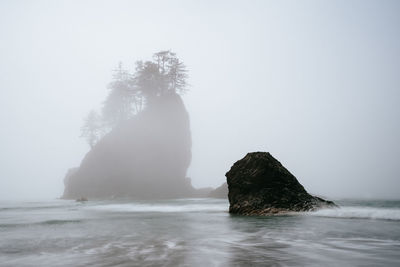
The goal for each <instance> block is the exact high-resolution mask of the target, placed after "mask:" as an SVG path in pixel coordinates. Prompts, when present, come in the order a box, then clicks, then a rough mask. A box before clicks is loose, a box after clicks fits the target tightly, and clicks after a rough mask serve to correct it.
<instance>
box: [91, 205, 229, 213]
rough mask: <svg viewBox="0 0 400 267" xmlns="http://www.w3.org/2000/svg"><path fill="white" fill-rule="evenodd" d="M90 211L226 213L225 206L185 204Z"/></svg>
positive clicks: (115, 207) (123, 206)
mask: <svg viewBox="0 0 400 267" xmlns="http://www.w3.org/2000/svg"><path fill="white" fill-rule="evenodd" d="M87 208H88V209H92V210H99V211H112V212H171V213H172V212H221V211H223V212H224V211H228V208H227V207H226V205H212V204H208V205H205V204H186V205H182V204H180V205H167V204H137V203H135V204H132V203H129V204H109V205H100V206H91V207H87Z"/></svg>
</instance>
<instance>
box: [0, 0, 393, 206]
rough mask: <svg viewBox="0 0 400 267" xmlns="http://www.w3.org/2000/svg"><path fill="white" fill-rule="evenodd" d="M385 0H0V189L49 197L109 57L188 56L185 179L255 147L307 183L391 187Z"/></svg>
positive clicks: (213, 181)
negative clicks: (188, 135) (188, 132)
mask: <svg viewBox="0 0 400 267" xmlns="http://www.w3.org/2000/svg"><path fill="white" fill-rule="evenodd" d="M399 14H400V2H399V1H387V0H385V1H378V0H377V1H364V0H363V1H354V0H346V1H320V0H315V1H295V0H294V1H200V0H199V1H167V0H164V1H115V0H114V1H98V0H96V1H54V0H49V1H15V0H13V1H11V0H9V1H6V0H3V1H0V124H1V131H0V148H1V150H0V199H11V198H25V199H33V198H55V197H59V196H60V195H61V193H62V191H63V178H64V175H65V173H66V172H67V170H68V168H70V167H75V166H78V165H79V164H80V161H81V160H82V158H83V156H84V155H85V153H86V152H87V151H88V149H89V147H88V145H87V144H86V143H85V140H84V139H82V138H79V135H80V127H81V125H82V120H83V117H84V116H85V115H86V114H87V113H88V111H89V110H91V109H92V108H95V109H99V108H100V107H101V103H102V101H103V100H104V98H105V96H106V95H107V89H106V86H107V83H108V82H109V81H110V79H111V70H112V69H114V68H115V67H116V66H117V64H118V62H119V61H122V62H124V63H125V65H126V66H127V67H132V66H133V63H134V62H135V61H136V60H140V59H149V58H151V55H152V54H153V53H154V52H157V51H159V50H165V49H171V50H173V51H174V52H176V53H177V55H178V57H179V58H180V59H181V60H182V61H184V62H185V63H186V65H187V67H188V69H189V75H190V80H189V82H190V84H191V87H190V92H189V93H188V94H187V95H185V96H184V101H185V104H186V107H187V109H188V112H189V114H190V118H191V130H192V138H193V149H192V154H193V159H192V164H191V167H190V169H189V171H188V177H191V178H192V181H193V185H194V186H196V187H204V186H213V187H216V186H219V185H220V184H222V183H223V182H224V181H225V176H224V175H225V173H226V172H227V171H228V170H229V168H230V167H231V165H232V164H233V163H234V162H235V161H237V160H239V159H241V158H242V157H243V156H245V154H246V153H247V152H251V151H269V152H271V153H272V155H273V156H275V157H276V158H277V159H278V160H279V161H281V162H282V164H283V165H284V166H286V167H287V168H288V169H289V171H290V172H292V173H293V174H294V175H295V176H296V177H297V178H298V180H299V181H300V183H302V184H303V185H304V187H305V188H306V189H307V190H308V191H309V192H310V193H313V194H318V195H322V196H326V197H331V198H342V197H356V198H360V197H363V198H400V175H399V172H400V164H399V163H398V162H399V152H400V142H399V137H400V105H399V103H400V75H399V70H400V31H399V26H400V16H399Z"/></svg>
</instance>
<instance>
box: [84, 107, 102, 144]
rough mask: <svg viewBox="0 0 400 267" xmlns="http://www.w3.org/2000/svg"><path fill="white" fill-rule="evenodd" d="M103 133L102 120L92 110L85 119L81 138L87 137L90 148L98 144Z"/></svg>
mask: <svg viewBox="0 0 400 267" xmlns="http://www.w3.org/2000/svg"><path fill="white" fill-rule="evenodd" d="M101 133H102V127H101V119H100V116H99V114H97V112H96V111H94V110H91V111H90V112H89V114H88V115H87V116H86V118H85V119H84V123H83V126H82V128H81V137H85V138H86V141H87V143H88V144H89V146H90V148H93V146H94V145H95V144H96V142H97V141H98V140H99V139H100V137H101Z"/></svg>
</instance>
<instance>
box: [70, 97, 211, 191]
mask: <svg viewBox="0 0 400 267" xmlns="http://www.w3.org/2000/svg"><path fill="white" fill-rule="evenodd" d="M191 144H192V143H191V133H190V125H189V115H188V113H187V111H186V108H185V106H184V103H183V101H182V99H181V97H180V96H179V95H177V94H175V93H170V94H167V95H164V96H163V97H159V98H156V99H155V100H153V102H152V104H151V105H148V106H147V107H146V108H145V109H144V110H143V111H142V112H140V113H139V114H137V115H136V116H134V117H133V118H131V119H129V120H128V121H126V122H125V123H123V124H121V125H119V126H118V127H116V128H115V129H113V130H112V131H111V132H110V133H109V134H107V135H106V136H105V137H103V138H102V139H101V140H100V141H99V142H98V143H97V144H96V145H95V146H94V147H93V148H92V149H91V150H90V151H89V152H88V153H87V154H86V156H85V157H84V159H83V160H82V163H81V165H80V166H79V167H78V168H74V169H71V170H70V171H69V172H68V173H67V175H66V178H65V180H64V183H65V190H64V195H63V198H65V199H78V198H80V197H82V196H84V197H86V198H88V199H112V198H137V199H154V198H179V197H192V196H194V195H196V194H199V193H198V192H197V190H196V189H194V188H193V187H192V185H191V182H190V179H189V178H187V177H186V171H187V168H188V167H189V164H190V161H191V156H192V154H191ZM200 193H201V192H200ZM203 194H208V191H207V192H205V193H203Z"/></svg>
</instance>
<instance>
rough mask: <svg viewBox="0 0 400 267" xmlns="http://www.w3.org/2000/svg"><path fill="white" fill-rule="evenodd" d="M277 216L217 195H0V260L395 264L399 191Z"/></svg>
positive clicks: (399, 247) (399, 255)
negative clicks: (244, 209) (247, 212)
mask: <svg viewBox="0 0 400 267" xmlns="http://www.w3.org/2000/svg"><path fill="white" fill-rule="evenodd" d="M337 202H338V204H339V205H340V208H335V209H324V210H320V211H317V212H306V213H294V214H289V215H282V216H265V217H246V216H235V215H230V214H229V213H228V206H229V203H228V201H227V200H222V199H176V200H159V201H88V202H86V203H78V202H75V201H69V200H52V201H41V202H0V266H400V201H354V200H353V201H337Z"/></svg>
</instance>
